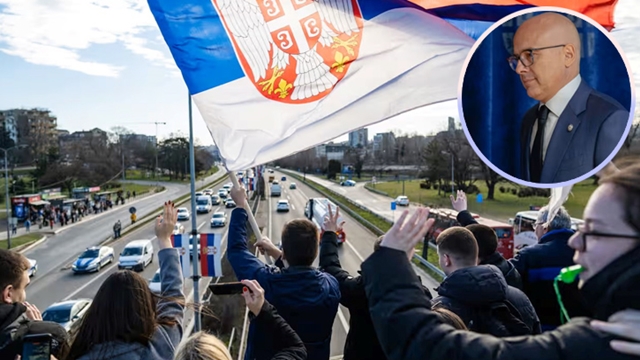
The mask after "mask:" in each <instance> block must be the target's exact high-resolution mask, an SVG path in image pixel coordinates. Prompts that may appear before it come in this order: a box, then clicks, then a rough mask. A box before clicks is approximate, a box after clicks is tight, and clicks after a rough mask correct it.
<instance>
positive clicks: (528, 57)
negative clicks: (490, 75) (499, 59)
mask: <svg viewBox="0 0 640 360" xmlns="http://www.w3.org/2000/svg"><path fill="white" fill-rule="evenodd" d="M563 46H565V44H563V45H553V46H545V47H541V48H532V49H526V50H523V51H522V52H520V55H519V56H517V55H511V56H509V57H508V58H507V61H508V62H509V66H511V69H513V71H516V68H517V67H518V62H521V63H522V65H524V66H525V67H529V66H531V65H533V60H534V58H533V53H534V52H535V51H540V50H547V49H555V48H559V47H563Z"/></svg>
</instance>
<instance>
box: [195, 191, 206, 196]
mask: <svg viewBox="0 0 640 360" xmlns="http://www.w3.org/2000/svg"><path fill="white" fill-rule="evenodd" d="M202 195H204V194H203V193H202V192H201V191H198V192H197V193H196V197H198V196H202Z"/></svg>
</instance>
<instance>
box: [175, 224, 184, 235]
mask: <svg viewBox="0 0 640 360" xmlns="http://www.w3.org/2000/svg"><path fill="white" fill-rule="evenodd" d="M179 234H184V225H182V224H176V225H175V226H174V227H173V235H179Z"/></svg>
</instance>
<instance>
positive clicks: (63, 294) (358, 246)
mask: <svg viewBox="0 0 640 360" xmlns="http://www.w3.org/2000/svg"><path fill="white" fill-rule="evenodd" d="M273 175H275V176H276V178H277V179H278V180H280V179H281V177H282V176H287V175H286V174H283V173H280V172H275V174H273ZM287 177H288V176H287ZM211 180H212V179H208V180H207V181H208V182H210V181H211ZM314 180H316V179H314ZM318 180H321V179H318ZM291 182H296V180H295V179H292V178H290V177H288V179H287V181H284V182H281V184H282V185H283V186H282V189H283V190H282V196H281V197H268V198H267V200H266V201H265V203H264V204H263V205H262V206H261V208H260V209H262V210H265V209H268V210H267V211H268V214H267V215H268V217H267V219H268V224H267V227H268V233H267V235H268V236H269V237H270V238H271V239H272V241H273V242H274V243H275V244H279V243H280V233H281V230H282V227H283V226H284V225H285V224H286V222H287V221H289V220H292V219H295V218H301V217H303V216H304V215H303V213H304V207H305V204H306V203H307V201H308V200H309V198H313V197H319V196H321V195H320V194H319V193H317V192H316V191H315V190H313V189H311V188H310V187H308V186H307V185H305V184H303V183H300V182H296V184H297V188H296V189H289V185H290V183H291ZM318 182H320V181H318ZM323 185H324V184H323ZM220 186H222V184H221V185H220ZM220 186H218V187H217V188H215V190H216V191H217V189H218V188H219V187H220ZM179 187H181V188H179ZM267 187H268V185H267ZM363 190H364V191H366V190H365V189H363ZM187 191H188V186H185V185H168V186H167V192H165V193H163V195H156V196H151V197H148V198H145V199H144V201H143V200H140V201H139V202H137V203H135V205H134V206H136V208H138V209H141V208H148V209H149V210H148V211H151V210H154V209H155V208H157V207H158V206H159V204H161V203H162V202H163V201H165V200H166V199H170V198H175V197H176V196H179V195H181V193H185V192H187ZM367 194H369V192H367ZM345 195H346V194H345ZM281 199H287V200H289V202H290V211H289V212H286V213H278V212H277V211H276V206H277V202H278V200H281ZM386 202H387V203H388V200H386ZM126 208H128V206H127V207H126ZM126 208H123V209H118V211H120V212H121V213H122V214H117V213H116V210H112V211H113V212H114V213H113V214H109V215H103V217H100V218H97V219H93V220H91V221H88V222H87V223H86V224H82V225H76V226H75V227H74V228H70V229H69V230H67V231H65V232H63V233H62V234H60V235H57V236H56V237H54V238H52V239H50V240H48V241H47V242H45V243H43V244H41V245H40V246H38V247H37V248H36V249H33V250H31V251H29V252H28V253H27V256H28V257H31V258H35V259H37V260H38V263H39V264H40V269H39V272H38V274H37V275H36V277H35V278H33V279H32V283H31V285H30V286H29V288H28V299H29V301H30V302H32V303H34V304H35V305H36V306H38V308H40V309H41V310H44V309H46V307H48V306H49V305H51V304H53V303H54V302H57V301H61V300H67V299H78V298H93V297H94V296H95V294H96V292H97V291H98V289H99V288H100V285H101V284H102V282H103V281H104V279H106V277H107V276H108V275H109V274H111V273H113V272H114V271H116V270H117V265H116V263H117V258H118V254H119V253H120V252H121V251H122V248H123V247H124V245H126V244H127V243H128V242H130V241H132V240H135V239H152V240H153V244H154V248H155V254H154V255H155V256H154V259H156V260H155V261H154V262H153V263H152V264H150V265H149V266H148V267H147V268H146V269H145V270H144V271H143V272H142V276H143V277H145V278H147V279H150V278H152V277H153V275H154V273H155V272H156V270H157V269H158V262H157V251H158V243H157V239H156V238H155V235H154V230H153V223H150V224H149V225H146V226H143V227H141V228H140V229H138V230H135V231H133V232H132V233H130V234H127V235H126V236H124V237H123V238H122V239H120V240H118V241H115V242H113V243H111V244H109V246H112V247H113V248H114V253H115V254H116V261H115V262H114V263H113V264H112V265H108V266H106V267H104V268H102V270H101V271H100V272H98V273H92V274H86V275H74V274H73V273H72V271H71V269H70V264H71V262H72V261H73V260H74V259H75V258H76V257H77V256H78V254H79V253H80V252H82V251H83V250H84V248H85V247H87V246H91V245H94V244H97V243H99V242H101V241H102V240H103V239H104V238H105V237H107V236H108V235H109V234H110V232H111V227H112V225H113V223H114V222H115V221H116V220H117V219H120V220H121V221H123V223H125V222H128V213H127V212H126ZM139 211H140V210H139ZM214 211H225V212H226V213H227V214H228V216H229V217H230V216H231V212H232V209H225V208H224V207H223V206H214ZM212 214H213V211H212V212H211V213H209V214H202V215H198V216H197V224H198V227H199V228H201V231H204V232H220V233H222V234H223V240H222V247H223V249H225V250H226V246H227V245H226V244H227V227H226V226H225V227H224V228H217V229H209V221H210V218H211V215H212ZM192 215H193V214H192ZM343 217H344V219H345V220H346V224H345V227H344V230H345V233H346V235H347V241H346V243H345V244H344V245H343V246H342V247H341V249H340V251H339V255H340V261H341V264H342V266H343V268H344V269H345V270H347V271H349V272H350V273H352V274H354V275H355V274H357V271H358V270H360V264H361V263H362V261H364V259H366V258H367V257H368V256H369V255H370V254H371V253H372V252H373V244H374V241H375V238H376V236H375V235H374V234H372V233H371V232H370V231H368V230H367V229H366V228H365V227H363V226H361V225H360V224H359V223H358V222H357V221H355V220H354V219H352V218H350V217H349V216H348V215H347V214H346V213H343ZM183 224H184V226H185V230H186V232H188V231H189V230H190V229H191V222H190V221H185V222H183ZM317 263H318V261H317V260H316V265H317ZM416 271H417V272H418V273H419V274H420V275H421V278H422V280H423V283H424V284H425V285H426V286H427V287H429V288H430V289H433V288H434V287H436V286H437V283H436V282H435V281H434V280H433V279H431V278H429V277H428V276H426V274H424V273H423V272H421V271H420V270H419V269H417V268H416ZM209 280H210V279H206V278H203V279H202V280H201V283H200V288H201V289H204V285H205V284H206V283H205V282H206V281H209ZM185 294H186V295H187V300H188V301H191V299H192V296H193V294H192V284H191V281H190V280H185ZM348 324H349V311H348V310H347V309H346V308H344V307H342V306H341V307H340V309H339V312H338V316H336V319H335V320H334V326H333V337H332V342H331V355H332V357H334V356H335V357H338V356H340V355H342V353H343V349H344V343H345V338H346V334H347V332H348V329H349V326H348Z"/></svg>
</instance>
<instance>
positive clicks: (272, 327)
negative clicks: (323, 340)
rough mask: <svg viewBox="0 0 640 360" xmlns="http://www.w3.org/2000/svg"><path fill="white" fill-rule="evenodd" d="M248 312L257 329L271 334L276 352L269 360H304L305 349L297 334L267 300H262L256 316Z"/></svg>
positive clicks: (305, 355) (305, 356)
mask: <svg viewBox="0 0 640 360" xmlns="http://www.w3.org/2000/svg"><path fill="white" fill-rule="evenodd" d="M250 314H251V319H252V322H253V323H254V324H256V325H257V329H259V331H266V332H268V333H270V334H273V339H274V344H273V348H274V349H275V351H276V354H275V355H274V356H273V358H271V360H305V359H306V358H307V349H306V348H305V346H304V343H303V342H302V340H301V339H300V337H299V336H298V334H296V332H295V331H293V329H292V328H291V326H289V324H288V323H287V321H286V320H285V319H283V318H282V316H280V315H279V314H278V311H277V310H276V308H275V307H273V305H271V304H269V302H268V301H266V300H265V301H264V304H263V305H262V309H260V313H258V316H253V313H250Z"/></svg>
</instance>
